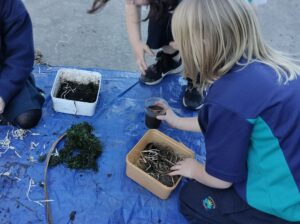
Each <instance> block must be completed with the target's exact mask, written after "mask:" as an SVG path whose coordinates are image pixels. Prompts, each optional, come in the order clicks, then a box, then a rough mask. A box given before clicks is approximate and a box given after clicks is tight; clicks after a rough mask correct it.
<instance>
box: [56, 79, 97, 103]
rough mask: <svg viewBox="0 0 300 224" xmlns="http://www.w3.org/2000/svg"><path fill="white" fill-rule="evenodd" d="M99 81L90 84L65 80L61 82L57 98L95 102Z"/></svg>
mask: <svg viewBox="0 0 300 224" xmlns="http://www.w3.org/2000/svg"><path fill="white" fill-rule="evenodd" d="M98 88H99V83H93V82H90V83H88V84H83V83H77V82H73V81H68V80H64V81H62V82H61V85H60V87H59V90H58V93H57V95H56V97H57V98H62V99H67V100H75V101H82V102H88V103H93V102H95V101H96V99H97V95H98Z"/></svg>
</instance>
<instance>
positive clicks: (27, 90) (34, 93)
mask: <svg viewBox="0 0 300 224" xmlns="http://www.w3.org/2000/svg"><path fill="white" fill-rule="evenodd" d="M41 92H42V91H41V90H40V89H38V88H37V87H36V86H35V81H34V77H33V75H30V77H29V78H28V79H27V81H26V83H25V86H24V87H23V89H22V90H21V91H20V92H19V93H18V94H17V95H16V96H15V97H14V98H13V99H12V100H11V101H10V102H9V103H8V104H7V105H6V106H5V109H4V113H3V117H4V118H5V120H7V121H8V122H11V123H13V122H14V121H15V119H16V118H17V117H18V116H19V115H20V114H22V113H24V112H27V111H30V110H36V109H38V110H41V109H42V106H43V103H44V101H45V98H44V97H43V96H42V94H41Z"/></svg>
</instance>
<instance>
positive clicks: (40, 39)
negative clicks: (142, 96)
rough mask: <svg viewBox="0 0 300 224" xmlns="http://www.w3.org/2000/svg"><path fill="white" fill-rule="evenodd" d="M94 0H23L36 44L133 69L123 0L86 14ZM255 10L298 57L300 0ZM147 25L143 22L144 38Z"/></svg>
mask: <svg viewBox="0 0 300 224" xmlns="http://www.w3.org/2000/svg"><path fill="white" fill-rule="evenodd" d="M92 1H93V0H90V1H86V0H63V1H62V0H25V5H26V7H27V9H28V11H29V13H30V14H31V18H32V21H33V29H34V40H35V47H36V49H39V50H40V51H41V52H42V54H43V55H44V59H45V61H46V62H47V63H49V64H51V65H63V66H79V67H102V68H108V69H115V70H124V71H137V68H136V65H135V59H134V56H133V54H132V51H131V47H130V45H129V42H128V39H127V32H126V27H125V21H124V0H111V1H110V2H109V3H108V5H107V7H106V8H104V10H102V11H101V12H100V13H98V14H95V15H89V14H87V13H86V10H87V9H88V8H90V5H91V4H92ZM257 11H258V15H259V19H260V21H261V26H262V30H263V34H264V36H265V37H266V39H267V40H268V41H269V42H270V44H271V45H272V46H273V47H275V48H276V49H279V50H282V51H285V52H288V53H291V54H297V55H298V58H299V55H300V38H299V35H300V0H268V2H267V4H264V5H260V6H258V7H257ZM144 14H146V11H145V10H144ZM146 28H147V24H146V23H144V24H143V36H144V38H145V34H146Z"/></svg>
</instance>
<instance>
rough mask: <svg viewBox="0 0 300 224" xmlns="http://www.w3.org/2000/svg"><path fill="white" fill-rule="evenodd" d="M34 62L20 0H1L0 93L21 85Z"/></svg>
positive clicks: (7, 93) (26, 17)
mask: <svg viewBox="0 0 300 224" xmlns="http://www.w3.org/2000/svg"><path fill="white" fill-rule="evenodd" d="M33 62H34V49H33V35H32V24H31V20H30V17H29V14H28V12H27V11H26V9H25V6H24V4H23V3H22V1H21V0H0V97H2V98H3V100H4V101H5V102H6V103H9V101H10V100H11V99H12V98H13V97H14V96H15V95H16V94H17V93H18V92H19V91H20V90H21V89H22V88H23V86H24V84H25V82H26V80H27V78H28V77H29V75H30V73H31V71H32V67H33Z"/></svg>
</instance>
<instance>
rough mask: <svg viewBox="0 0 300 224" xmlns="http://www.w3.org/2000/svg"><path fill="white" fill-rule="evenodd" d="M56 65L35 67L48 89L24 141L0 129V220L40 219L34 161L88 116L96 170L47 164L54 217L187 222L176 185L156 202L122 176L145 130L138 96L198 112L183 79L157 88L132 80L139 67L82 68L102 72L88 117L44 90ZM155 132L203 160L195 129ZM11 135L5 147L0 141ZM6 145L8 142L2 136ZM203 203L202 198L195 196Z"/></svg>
mask: <svg viewBox="0 0 300 224" xmlns="http://www.w3.org/2000/svg"><path fill="white" fill-rule="evenodd" d="M58 69H59V68H58V67H47V66H35V69H34V72H33V73H34V75H35V78H36V82H37V85H38V86H39V87H40V88H41V89H43V90H44V91H45V93H46V102H45V104H44V107H43V117H42V119H41V121H40V123H39V125H38V126H37V127H36V128H34V129H32V130H31V131H30V132H28V133H26V136H25V137H24V139H20V138H17V137H14V135H13V134H14V131H16V128H14V127H12V126H1V127H0V140H1V142H0V143H2V147H1V148H0V223H2V224H6V223H18V224H22V223H46V216H45V207H43V205H44V202H43V201H42V200H44V191H43V186H42V182H43V179H44V173H43V172H44V167H45V164H44V163H40V162H37V161H36V160H38V157H39V156H40V155H41V154H46V153H47V152H48V150H49V149H50V147H51V145H52V143H53V142H54V141H55V140H56V139H57V138H58V137H59V136H60V135H61V134H62V133H63V132H65V131H66V130H67V129H68V128H70V127H71V125H72V124H77V123H80V122H82V121H87V122H89V123H90V124H92V125H93V127H94V128H95V131H94V134H95V135H96V136H97V137H98V138H99V139H100V140H101V141H102V143H103V145H104V149H103V154H102V156H101V157H100V158H99V160H98V167H99V171H98V172H94V171H86V170H85V171H78V170H77V171H76V170H72V169H69V168H66V167H65V166H63V165H59V166H56V167H54V168H49V170H48V188H49V199H51V200H53V201H52V202H50V205H51V209H52V216H53V221H54V223H63V224H66V223H71V222H69V215H70V213H71V212H72V211H76V215H75V219H74V221H73V223H80V224H90V223H91V224H94V223H119V224H122V223H132V224H133V223H137V224H146V223H163V224H168V223H170V224H176V223H180V224H184V223H187V222H186V220H185V219H184V217H183V216H182V215H181V214H180V212H179V209H178V192H179V188H180V187H181V186H182V184H184V181H181V183H180V185H179V186H178V187H177V189H176V190H174V191H173V192H172V194H171V196H170V197H169V198H168V199H167V200H161V199H159V198H157V197H156V196H154V195H153V194H152V193H150V192H149V191H147V190H146V189H144V188H143V187H142V186H140V185H138V184H137V183H135V182H134V181H132V180H131V179H129V178H128V177H127V176H126V173H125V170H126V162H125V157H126V155H127V153H128V152H129V151H130V150H131V148H132V147H133V146H134V145H135V144H136V143H137V142H138V140H139V139H140V138H141V137H142V136H143V135H144V134H145V132H146V131H147V128H146V126H145V123H144V116H145V114H144V101H145V99H146V98H148V97H153V96H158V97H162V98H164V99H165V100H166V101H167V102H168V103H169V105H170V106H171V107H173V108H174V110H175V112H176V113H178V114H179V115H182V116H196V115H197V113H196V112H192V111H189V110H186V109H185V108H184V107H183V106H182V103H181V101H182V94H183V90H184V85H185V81H184V79H183V78H182V77H180V76H179V75H170V76H167V77H165V78H164V80H163V81H162V82H161V83H160V84H158V85H155V86H146V85H143V84H140V83H139V82H138V79H139V75H138V74H137V73H129V72H122V71H111V70H104V69H86V70H93V71H97V72H100V73H101V74H102V85H101V91H100V98H99V101H98V105H97V108H96V113H95V115H94V116H92V117H85V116H75V115H68V114H63V113H57V112H55V111H54V110H53V108H52V100H51V97H50V90H51V87H52V84H53V81H54V78H55V75H56V72H57V70H58ZM159 130H160V131H162V132H163V133H165V134H167V135H168V136H171V137H172V138H174V139H175V140H177V141H179V142H182V143H183V144H185V145H186V146H188V147H189V148H191V149H192V150H193V151H195V152H196V154H197V158H198V159H199V160H201V161H203V158H205V147H204V141H203V136H202V135H201V134H199V133H191V132H183V131H179V130H174V129H172V128H169V127H168V126H167V125H166V124H162V125H161V126H160V128H159ZM5 139H6V140H9V141H10V142H9V146H11V147H10V148H9V149H7V148H8V147H7V145H6V148H5V147H4V146H5V144H4V143H5V142H4V140H5ZM6 143H7V142H6ZM199 203H201V202H199Z"/></svg>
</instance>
